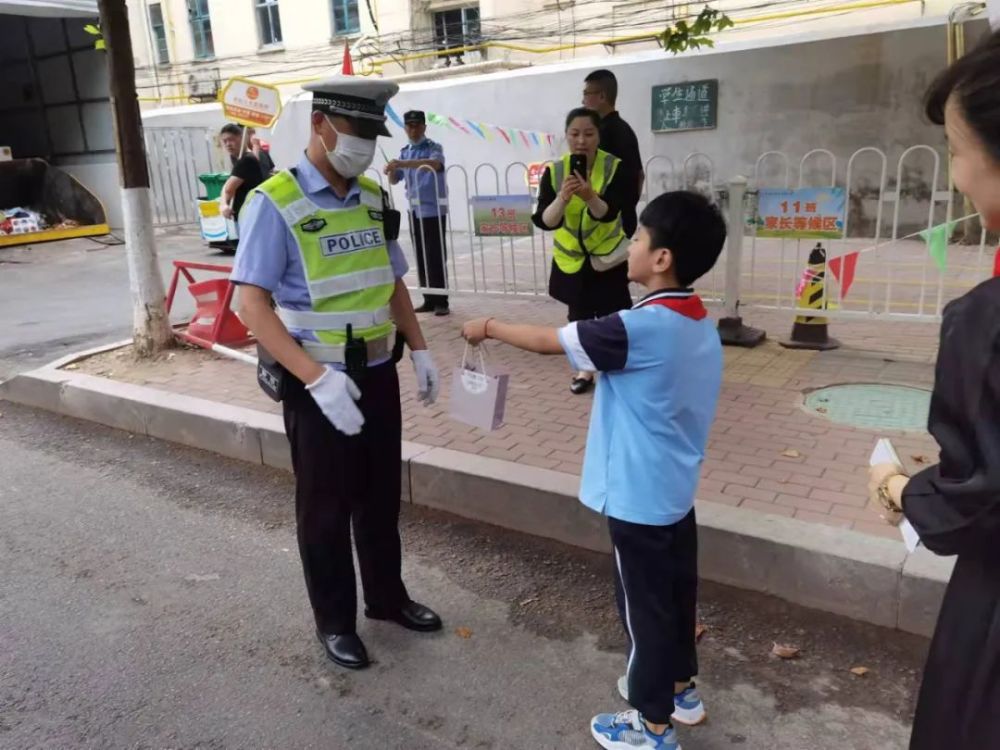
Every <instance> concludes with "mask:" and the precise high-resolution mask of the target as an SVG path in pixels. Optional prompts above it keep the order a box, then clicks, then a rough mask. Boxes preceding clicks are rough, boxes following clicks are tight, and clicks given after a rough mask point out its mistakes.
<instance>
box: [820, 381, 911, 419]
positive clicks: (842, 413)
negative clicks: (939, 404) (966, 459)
mask: <svg viewBox="0 0 1000 750" xmlns="http://www.w3.org/2000/svg"><path fill="white" fill-rule="evenodd" d="M930 405H931V392H930V391H926V390H924V389H922V388H910V387H908V386H905V385H879V384H874V383H855V384H853V385H833V386H830V387H829V388H821V389H819V390H818V391H813V392H812V393H809V394H807V395H806V403H805V407H806V410H807V411H809V412H810V413H811V414H817V415H819V416H822V417H826V418H827V419H829V420H830V421H831V422H837V423H838V424H846V425H850V426H851V427H866V428H869V429H883V430H924V429H926V428H927V412H928V411H929V410H930Z"/></svg>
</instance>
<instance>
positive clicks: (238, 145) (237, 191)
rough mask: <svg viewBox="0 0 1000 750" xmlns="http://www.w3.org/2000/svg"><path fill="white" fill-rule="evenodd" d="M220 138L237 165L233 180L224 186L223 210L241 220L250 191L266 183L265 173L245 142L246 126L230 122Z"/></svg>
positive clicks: (224, 127) (231, 216) (235, 165)
mask: <svg viewBox="0 0 1000 750" xmlns="http://www.w3.org/2000/svg"><path fill="white" fill-rule="evenodd" d="M247 135H249V133H248V134H247ZM219 139H220V140H221V141H222V148H223V149H225V151H226V153H227V154H229V159H230V161H231V162H232V165H233V171H232V172H231V173H230V175H229V179H228V180H226V183H225V184H224V185H223V186H222V199H221V201H220V208H221V211H222V215H223V216H225V217H226V218H227V219H238V218H239V215H240V210H241V209H242V208H243V204H244V203H245V202H246V199H247V196H248V195H249V194H250V191H252V190H254V189H255V188H256V187H257V186H258V185H260V184H261V183H262V182H263V181H264V180H265V175H264V174H263V172H262V171H261V167H260V161H259V160H258V159H257V157H256V156H255V155H254V153H253V150H252V148H251V146H250V143H249V142H247V143H244V142H243V140H244V134H243V128H242V127H240V126H239V125H237V124H236V123H235V122H230V123H226V124H225V125H223V126H222V131H221V132H220V133H219ZM241 151H242V153H241Z"/></svg>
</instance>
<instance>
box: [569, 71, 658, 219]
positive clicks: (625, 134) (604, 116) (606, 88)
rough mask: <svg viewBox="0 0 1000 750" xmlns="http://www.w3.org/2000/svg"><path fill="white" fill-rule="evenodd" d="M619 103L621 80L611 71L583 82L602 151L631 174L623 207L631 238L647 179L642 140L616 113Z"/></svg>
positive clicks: (584, 93)
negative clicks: (597, 119)
mask: <svg viewBox="0 0 1000 750" xmlns="http://www.w3.org/2000/svg"><path fill="white" fill-rule="evenodd" d="M617 101H618V79H617V78H616V77H615V74H614V73H612V72H611V71H610V70H595V71H594V72H593V73H591V74H590V75H588V76H587V77H586V78H585V79H584V84H583V106H584V107H587V108H588V109H592V110H594V111H595V112H597V114H599V115H600V116H601V150H602V151H607V152H608V153H609V154H611V155H612V156H617V157H618V158H619V159H621V160H622V167H621V168H622V169H624V170H625V171H626V172H628V173H629V184H630V185H631V190H630V193H629V196H628V198H627V199H626V200H624V202H623V203H622V205H621V210H622V227H623V228H624V229H625V234H626V236H628V237H631V236H632V235H634V234H635V228H636V226H637V225H638V219H636V213H635V210H636V206H637V205H638V204H639V198H640V197H641V196H642V186H643V183H644V182H645V180H646V175H645V173H644V172H643V168H642V156H640V154H639V139H638V138H636V137H635V131H634V130H632V126H631V125H629V124H628V123H627V122H625V120H624V119H623V118H622V116H621V115H620V114H619V113H618V110H617V109H615V107H616V106H617Z"/></svg>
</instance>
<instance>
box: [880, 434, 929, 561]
mask: <svg viewBox="0 0 1000 750" xmlns="http://www.w3.org/2000/svg"><path fill="white" fill-rule="evenodd" d="M868 463H869V465H870V466H877V465H878V464H896V466H898V467H900V468H903V462H902V461H900V460H899V454H898V453H896V449H895V448H894V447H893V445H892V441H890V440H889V438H879V440H878V442H877V443H875V450H873V451H872V456H871V458H870V459H869V461H868ZM899 531H900V533H901V534H902V535H903V544H905V545H906V551H907V552H913V551H915V550H916V549H917V547H918V546H920V535H919V534H918V533H917V530H916V529H915V528H913V524H911V523H910V522H909V520H907V518H906V517H905V516H904V517H903V520H902V521H901V522H900V524H899Z"/></svg>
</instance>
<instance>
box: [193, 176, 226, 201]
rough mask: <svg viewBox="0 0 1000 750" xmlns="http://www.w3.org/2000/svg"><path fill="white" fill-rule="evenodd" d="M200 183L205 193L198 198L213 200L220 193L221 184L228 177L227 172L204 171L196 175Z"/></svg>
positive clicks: (224, 182)
mask: <svg viewBox="0 0 1000 750" xmlns="http://www.w3.org/2000/svg"><path fill="white" fill-rule="evenodd" d="M198 179H199V180H200V181H201V184H202V185H204V186H205V195H203V196H200V200H205V201H214V200H217V199H218V198H219V197H220V196H221V195H222V186H223V185H225V184H226V180H228V179H229V173H228V172H205V173H204V174H200V175H198Z"/></svg>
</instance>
